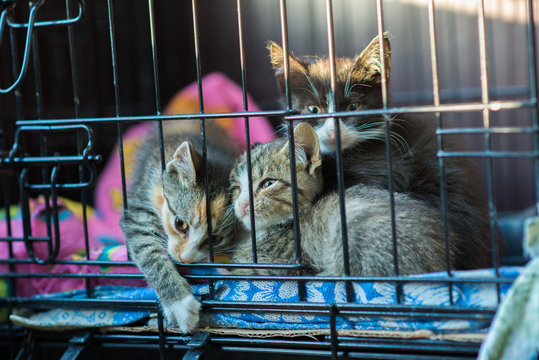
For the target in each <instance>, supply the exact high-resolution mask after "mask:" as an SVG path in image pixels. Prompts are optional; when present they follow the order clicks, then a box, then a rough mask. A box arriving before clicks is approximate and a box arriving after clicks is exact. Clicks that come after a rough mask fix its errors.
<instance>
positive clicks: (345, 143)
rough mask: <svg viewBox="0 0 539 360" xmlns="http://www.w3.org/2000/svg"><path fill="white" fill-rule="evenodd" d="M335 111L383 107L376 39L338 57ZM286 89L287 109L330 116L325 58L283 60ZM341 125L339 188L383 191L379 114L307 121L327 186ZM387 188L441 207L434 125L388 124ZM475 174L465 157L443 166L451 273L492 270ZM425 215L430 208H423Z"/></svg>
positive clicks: (387, 51) (278, 64) (276, 56)
mask: <svg viewBox="0 0 539 360" xmlns="http://www.w3.org/2000/svg"><path fill="white" fill-rule="evenodd" d="M383 46H384V59H383V62H384V65H385V74H386V81H389V73H390V69H391V48H390V43H389V40H388V38H387V36H386V35H384V38H383ZM268 49H269V51H270V57H271V63H272V66H273V69H274V70H275V74H276V77H277V80H278V84H279V85H280V88H281V90H282V91H283V93H284V91H285V77H284V65H283V58H284V55H283V50H282V49H281V48H280V47H279V46H278V45H277V44H275V43H274V42H270V43H269V44H268ZM335 61H336V80H337V81H336V82H337V83H336V85H337V86H336V97H337V99H338V100H337V101H338V103H337V104H336V106H335V108H336V110H337V111H348V112H353V111H357V110H364V109H374V108H381V107H382V95H381V83H382V76H381V63H382V59H381V55H380V47H379V40H378V37H377V38H375V39H373V40H372V41H371V43H370V44H369V45H368V46H367V47H366V48H365V49H364V50H363V52H362V53H361V54H360V55H358V56H356V57H354V58H337V59H335ZM289 68H290V91H291V98H292V107H293V109H296V110H298V111H299V112H300V113H302V114H318V113H324V112H328V109H330V108H331V105H332V103H331V102H332V97H331V96H330V94H331V85H330V66H329V59H328V58H314V60H313V58H312V57H308V58H307V57H306V58H298V57H294V56H289ZM336 120H337V121H339V125H340V130H341V133H340V134H341V144H342V150H343V168H344V181H345V186H346V187H349V186H353V185H355V184H365V185H372V186H376V187H381V188H387V187H388V170H387V161H386V145H385V126H384V119H383V117H381V116H380V115H371V116H365V115H363V116H351V117H342V118H322V119H311V120H309V121H308V122H309V123H310V124H311V125H312V126H313V127H314V128H315V130H316V133H317V134H318V137H319V139H320V148H321V151H322V153H323V156H324V163H325V164H327V166H325V167H324V179H325V182H326V187H327V188H330V189H331V188H332V187H334V186H335V184H336V171H335V169H336V167H335V154H336V145H335V121H336ZM389 130H390V139H391V152H392V175H393V185H394V187H393V189H394V191H396V192H400V193H406V194H409V196H410V197H412V198H414V199H416V200H419V201H422V202H424V203H425V204H427V205H428V206H430V207H431V208H433V209H436V211H439V209H440V202H441V195H440V175H439V167H438V158H437V151H438V147H437V143H436V137H435V132H434V131H435V128H434V127H433V122H432V121H423V120H421V119H417V118H416V119H406V120H405V119H400V118H393V119H391V120H390V122H389ZM444 148H445V149H446V150H447V149H453V150H454V149H458V148H459V146H458V144H457V143H456V142H455V139H447V138H444ZM475 172H476V170H475V167H474V166H473V164H472V163H471V162H470V161H469V160H468V159H462V158H458V159H456V158H450V159H446V160H445V179H446V191H447V201H446V203H447V209H448V223H449V228H450V229H451V230H452V231H454V232H455V234H456V237H455V239H454V241H455V244H454V245H455V247H456V248H457V249H458V250H459V254H458V257H457V258H456V259H455V266H456V268H457V269H473V268H483V267H488V266H490V260H491V256H490V246H489V244H490V240H489V239H490V234H489V233H490V231H489V225H488V215H487V211H486V204H485V203H484V200H483V199H482V197H481V195H480V194H481V192H480V191H479V189H478V187H477V184H476V182H475V181H474V179H475V176H476V173H475ZM429 211H430V212H432V211H433V210H431V209H429Z"/></svg>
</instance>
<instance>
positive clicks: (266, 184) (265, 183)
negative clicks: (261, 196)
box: [260, 180, 275, 189]
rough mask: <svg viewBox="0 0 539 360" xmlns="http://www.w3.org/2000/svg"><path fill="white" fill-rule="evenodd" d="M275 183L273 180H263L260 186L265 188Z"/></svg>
mask: <svg viewBox="0 0 539 360" xmlns="http://www.w3.org/2000/svg"><path fill="white" fill-rule="evenodd" d="M273 184H275V180H264V181H262V182H261V183H260V188H261V189H265V188H268V187H270V186H271V185H273Z"/></svg>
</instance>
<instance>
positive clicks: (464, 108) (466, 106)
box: [16, 100, 536, 126]
mask: <svg viewBox="0 0 539 360" xmlns="http://www.w3.org/2000/svg"><path fill="white" fill-rule="evenodd" d="M535 105H536V101H535V100H526V101H493V102H491V103H488V104H483V103H477V102H473V103H462V104H447V105H440V106H432V105H428V106H403V107H392V108H388V109H371V110H358V111H343V112H336V113H323V114H309V115H304V114H302V115H297V114H298V112H297V111H295V110H272V111H246V112H229V113H211V114H176V115H146V116H111V117H99V118H78V119H39V120H19V121H17V122H16V125H17V126H29V125H69V124H72V125H74V124H90V123H113V122H134V121H155V120H163V121H164V120H193V119H218V118H239V117H241V118H243V117H264V116H265V117H284V119H285V120H307V119H322V118H327V117H335V116H339V117H347V116H363V115H384V114H388V115H392V114H395V113H399V114H413V113H435V112H474V111H483V110H485V109H488V110H490V111H500V110H513V109H519V108H523V107H533V106H535Z"/></svg>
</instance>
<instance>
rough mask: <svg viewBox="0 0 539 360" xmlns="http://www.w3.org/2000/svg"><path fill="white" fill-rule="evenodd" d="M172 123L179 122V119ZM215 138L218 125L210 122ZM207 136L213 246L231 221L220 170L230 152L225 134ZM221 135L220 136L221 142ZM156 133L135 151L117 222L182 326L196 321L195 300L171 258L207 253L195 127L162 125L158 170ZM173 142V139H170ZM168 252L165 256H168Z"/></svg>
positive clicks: (225, 238)
mask: <svg viewBox="0 0 539 360" xmlns="http://www.w3.org/2000/svg"><path fill="white" fill-rule="evenodd" d="M179 129H180V130H185V129H182V127H179ZM207 130H208V131H207V133H208V134H211V133H212V132H214V133H215V134H217V135H218V136H219V137H220V138H223V137H226V136H223V131H222V129H221V130H219V129H214V130H212V127H211V126H207ZM228 140H229V141H228V142H226V141H223V143H222V144H221V145H220V146H215V145H214V144H212V143H211V142H209V141H208V143H207V160H208V177H209V195H210V204H211V219H212V220H211V221H212V234H213V237H212V239H213V246H214V249H215V251H216V252H218V251H219V250H220V249H223V248H226V247H228V246H230V242H231V241H232V240H233V230H234V227H235V226H232V225H233V224H234V223H235V219H234V216H232V214H231V211H228V210H227V209H228V205H229V203H230V196H229V194H228V192H227V188H228V183H227V177H228V174H229V173H230V170H231V168H232V164H233V159H234V158H235V157H236V155H238V151H237V149H235V148H234V147H233V146H232V145H231V144H232V143H233V142H232V140H230V139H228ZM225 143H228V147H226V146H225V145H223V144H225ZM158 144H159V142H158V139H157V136H155V135H154V136H152V137H151V138H150V139H148V140H147V141H146V142H145V143H144V144H143V145H141V147H140V148H139V149H138V151H137V164H136V169H135V173H134V176H133V182H132V184H131V188H130V190H129V193H128V208H127V209H126V210H125V213H124V217H123V218H122V220H121V222H120V225H121V227H122V231H123V232H124V235H125V238H126V242H127V247H128V250H129V254H130V256H131V258H132V259H133V260H134V261H135V263H136V264H137V266H138V267H139V269H140V270H141V271H142V273H143V274H144V276H145V278H146V280H147V281H148V284H149V285H150V286H151V287H153V288H154V289H155V290H156V292H157V295H158V297H159V300H160V302H161V305H162V307H163V310H164V313H165V316H166V317H167V319H169V320H170V321H172V322H174V323H176V324H177V325H178V327H179V328H180V330H181V331H182V332H183V333H188V332H191V331H192V330H193V329H194V328H195V327H196V326H197V324H198V320H199V311H200V303H199V302H198V301H197V300H196V299H195V298H194V297H193V295H192V294H191V290H190V286H189V284H188V283H187V281H186V280H185V279H184V278H183V277H182V276H181V275H180V274H179V273H178V272H177V270H176V266H175V264H174V262H173V260H172V259H174V260H176V261H179V262H183V263H193V262H197V261H200V260H202V259H204V258H206V257H207V256H208V224H207V215H206V195H205V191H204V167H203V161H202V155H201V149H202V141H201V139H200V133H199V134H198V135H196V134H195V133H193V134H190V133H186V132H184V131H180V132H179V133H174V132H168V134H167V135H166V136H165V137H164V144H165V157H166V158H167V159H169V160H168V162H167V163H166V168H165V170H164V171H163V172H161V162H160V155H159V152H160V151H159V145H158ZM178 144H179V146H178ZM171 258H172V259H171Z"/></svg>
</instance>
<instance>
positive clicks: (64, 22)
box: [7, 0, 84, 29]
mask: <svg viewBox="0 0 539 360" xmlns="http://www.w3.org/2000/svg"><path fill="white" fill-rule="evenodd" d="M77 3H78V5H79V13H78V14H77V16H76V17H74V18H68V19H61V20H47V21H36V22H35V23H34V25H33V26H34V27H46V26H67V25H71V24H75V23H76V22H78V21H79V20H80V19H82V15H83V13H84V1H83V0H77ZM7 24H8V25H9V27H11V28H14V29H20V28H27V27H28V23H16V22H13V21H11V20H10V19H9V17H8V18H7Z"/></svg>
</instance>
